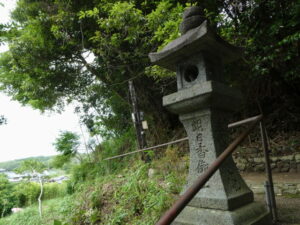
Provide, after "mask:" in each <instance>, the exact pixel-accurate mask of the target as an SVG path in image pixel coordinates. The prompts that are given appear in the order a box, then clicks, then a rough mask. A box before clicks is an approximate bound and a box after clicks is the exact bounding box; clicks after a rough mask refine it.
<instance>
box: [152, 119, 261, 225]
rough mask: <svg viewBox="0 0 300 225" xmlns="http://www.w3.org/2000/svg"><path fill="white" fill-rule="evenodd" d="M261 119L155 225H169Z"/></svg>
mask: <svg viewBox="0 0 300 225" xmlns="http://www.w3.org/2000/svg"><path fill="white" fill-rule="evenodd" d="M261 119H262V115H260V116H258V117H257V118H256V119H255V120H254V121H253V123H252V124H251V125H250V126H249V127H248V128H247V129H246V130H245V131H244V132H243V133H242V134H241V135H240V136H238V137H237V138H236V139H235V140H234V141H233V142H232V143H231V144H230V145H229V146H228V147H227V148H226V149H225V150H224V152H223V153H222V154H221V155H220V156H219V157H218V158H217V159H216V160H215V161H214V162H213V163H212V164H211V165H210V166H209V167H208V169H207V170H206V171H205V172H204V173H203V174H202V175H201V176H199V177H198V178H197V180H196V182H195V183H193V185H192V186H190V187H189V188H188V189H187V190H186V191H185V193H184V194H183V195H182V196H181V197H180V198H179V199H178V200H177V201H176V202H175V204H174V205H173V206H172V207H171V208H170V209H169V210H168V211H167V212H166V213H165V214H164V215H163V216H162V217H161V219H160V220H159V221H158V222H157V223H156V225H169V224H171V223H172V222H173V221H174V219H175V218H176V217H177V216H178V215H179V213H180V212H181V211H182V210H183V209H184V207H185V206H186V205H187V204H188V203H189V202H190V201H191V200H192V198H193V197H194V196H195V195H196V194H197V193H198V191H199V190H200V189H201V188H202V187H203V186H204V185H205V184H206V182H207V181H208V180H209V178H210V177H211V176H212V175H213V174H214V173H215V172H216V171H217V170H218V169H219V167H220V166H221V164H222V163H223V162H224V161H225V160H226V159H227V157H229V156H230V155H231V154H232V152H234V150H235V149H236V148H237V147H238V145H239V144H240V143H242V142H243V140H244V139H245V138H246V137H247V136H248V134H249V133H250V132H251V131H252V130H253V128H254V127H255V126H256V124H257V123H258V122H259V121H260V120H261Z"/></svg>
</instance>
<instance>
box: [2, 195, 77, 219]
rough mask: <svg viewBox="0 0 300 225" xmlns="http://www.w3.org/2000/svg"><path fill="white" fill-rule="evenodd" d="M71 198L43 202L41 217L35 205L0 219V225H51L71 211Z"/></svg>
mask: <svg viewBox="0 0 300 225" xmlns="http://www.w3.org/2000/svg"><path fill="white" fill-rule="evenodd" d="M71 201H72V196H67V197H64V198H56V199H51V200H47V201H44V202H43V217H42V219H41V218H40V216H39V212H38V206H37V205H36V204H34V205H32V206H29V207H27V208H25V209H24V210H23V211H21V212H18V213H15V214H12V215H10V216H8V217H5V218H2V219H0V225H43V224H45V225H46V224H51V225H53V221H54V220H62V219H64V217H65V216H67V215H68V214H69V210H71V208H70V207H71Z"/></svg>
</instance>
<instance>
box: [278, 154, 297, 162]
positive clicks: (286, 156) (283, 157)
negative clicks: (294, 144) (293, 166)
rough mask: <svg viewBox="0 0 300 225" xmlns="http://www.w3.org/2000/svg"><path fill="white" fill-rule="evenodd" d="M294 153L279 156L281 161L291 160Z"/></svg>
mask: <svg viewBox="0 0 300 225" xmlns="http://www.w3.org/2000/svg"><path fill="white" fill-rule="evenodd" d="M294 157H295V156H294V155H284V156H281V157H280V158H281V160H283V161H292V160H293V159H294Z"/></svg>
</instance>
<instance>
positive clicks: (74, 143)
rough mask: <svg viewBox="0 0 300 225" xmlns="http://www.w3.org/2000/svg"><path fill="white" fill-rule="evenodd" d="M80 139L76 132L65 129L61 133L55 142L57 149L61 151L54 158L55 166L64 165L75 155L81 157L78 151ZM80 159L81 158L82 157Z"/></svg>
mask: <svg viewBox="0 0 300 225" xmlns="http://www.w3.org/2000/svg"><path fill="white" fill-rule="evenodd" d="M79 139H80V138H79V135H78V134H76V133H74V132H70V131H63V132H61V133H60V134H59V136H58V137H57V138H56V140H55V142H54V143H53V145H54V147H55V148H56V151H57V152H59V153H60V155H58V156H56V157H55V158H54V161H53V165H54V166H55V167H62V166H63V165H64V164H65V163H67V162H69V161H70V160H71V159H72V158H73V157H75V156H78V157H80V155H79V153H78V148H79V146H80V142H79ZM79 159H80V160H81V158H79Z"/></svg>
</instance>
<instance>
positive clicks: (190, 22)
mask: <svg viewBox="0 0 300 225" xmlns="http://www.w3.org/2000/svg"><path fill="white" fill-rule="evenodd" d="M204 20H205V17H203V16H200V15H195V16H191V17H188V18H186V19H184V20H183V21H182V23H181V24H180V27H179V31H180V33H181V34H185V33H186V32H187V31H189V30H191V29H193V28H195V27H198V26H200V24H201V23H203V21H204Z"/></svg>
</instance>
